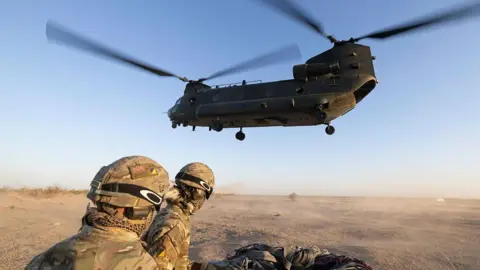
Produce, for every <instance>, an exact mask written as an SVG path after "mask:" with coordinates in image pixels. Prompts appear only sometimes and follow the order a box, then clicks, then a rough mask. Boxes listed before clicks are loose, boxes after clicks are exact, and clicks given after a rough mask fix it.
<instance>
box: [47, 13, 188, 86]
mask: <svg viewBox="0 0 480 270" xmlns="http://www.w3.org/2000/svg"><path fill="white" fill-rule="evenodd" d="M46 34H47V38H48V40H50V41H56V42H57V43H59V44H64V45H68V46H71V47H74V48H77V49H80V50H84V51H87V52H90V53H93V54H96V55H99V56H103V57H106V58H108V59H111V60H117V61H120V62H122V63H125V64H129V65H131V66H134V67H137V68H140V69H142V70H145V71H148V72H150V73H153V74H155V75H158V76H163V77H176V78H178V79H180V80H182V81H188V80H187V79H186V78H183V77H179V76H177V75H175V74H173V73H170V72H168V71H165V70H162V69H159V68H156V67H153V66H151V65H148V64H145V63H142V62H140V61H138V60H135V59H133V58H130V57H127V56H125V55H122V54H121V53H119V52H115V51H114V50H113V49H110V48H107V47H105V46H103V45H101V44H99V43H97V42H94V41H92V40H89V39H87V38H85V37H82V36H80V35H78V34H75V33H73V32H71V31H69V30H67V29H66V28H64V27H62V26H60V25H58V24H56V23H54V22H51V21H49V22H47V30H46Z"/></svg>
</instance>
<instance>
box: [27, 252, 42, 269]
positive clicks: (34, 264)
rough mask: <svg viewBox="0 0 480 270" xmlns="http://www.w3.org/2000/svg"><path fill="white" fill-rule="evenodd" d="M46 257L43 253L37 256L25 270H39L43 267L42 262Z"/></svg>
mask: <svg viewBox="0 0 480 270" xmlns="http://www.w3.org/2000/svg"><path fill="white" fill-rule="evenodd" d="M44 257H45V252H42V253H40V254H38V255H37V256H35V257H34V258H33V259H32V260H31V261H30V262H29V263H28V264H27V265H26V266H25V270H37V269H40V267H41V266H42V262H43V260H44Z"/></svg>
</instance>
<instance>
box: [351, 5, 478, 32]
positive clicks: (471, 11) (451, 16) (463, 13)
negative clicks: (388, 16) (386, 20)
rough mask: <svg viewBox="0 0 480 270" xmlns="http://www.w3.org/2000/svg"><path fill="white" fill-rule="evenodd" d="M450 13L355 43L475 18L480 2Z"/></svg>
mask: <svg viewBox="0 0 480 270" xmlns="http://www.w3.org/2000/svg"><path fill="white" fill-rule="evenodd" d="M449 10H450V11H448V12H442V13H439V14H436V15H430V16H428V17H423V18H419V19H416V20H413V21H410V22H408V23H405V24H402V25H397V26H394V27H390V28H387V29H384V30H380V31H377V32H373V33H370V34H368V35H365V36H362V37H359V38H355V39H354V40H355V41H359V40H361V39H365V38H372V39H386V38H389V37H393V36H396V35H399V34H404V33H407V32H410V31H414V30H419V29H421V28H426V27H429V26H433V25H437V24H441V23H447V22H452V21H455V20H459V19H464V18H466V17H473V16H476V15H479V14H480V2H479V1H476V2H475V3H473V4H470V5H468V6H462V7H457V8H455V9H453V10H452V8H450V9H449Z"/></svg>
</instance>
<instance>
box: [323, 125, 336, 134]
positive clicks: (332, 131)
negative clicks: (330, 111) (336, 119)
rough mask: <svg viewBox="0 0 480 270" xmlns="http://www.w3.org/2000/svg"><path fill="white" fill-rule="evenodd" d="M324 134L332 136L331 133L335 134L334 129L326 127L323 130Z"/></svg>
mask: <svg viewBox="0 0 480 270" xmlns="http://www.w3.org/2000/svg"><path fill="white" fill-rule="evenodd" d="M325 133H327V135H333V133H335V128H334V127H333V126H330V125H328V126H327V127H326V128H325Z"/></svg>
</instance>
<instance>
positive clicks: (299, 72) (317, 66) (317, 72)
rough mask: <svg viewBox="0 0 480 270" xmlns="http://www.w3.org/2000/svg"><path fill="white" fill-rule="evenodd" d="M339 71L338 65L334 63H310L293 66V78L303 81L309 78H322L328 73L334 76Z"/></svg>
mask: <svg viewBox="0 0 480 270" xmlns="http://www.w3.org/2000/svg"><path fill="white" fill-rule="evenodd" d="M339 71H340V64H339V63H338V62H335V63H330V64H326V63H312V64H302V65H295V66H293V78H295V79H300V80H305V79H307V78H310V77H317V76H323V75H326V74H329V73H332V74H335V73H338V72H339Z"/></svg>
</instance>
